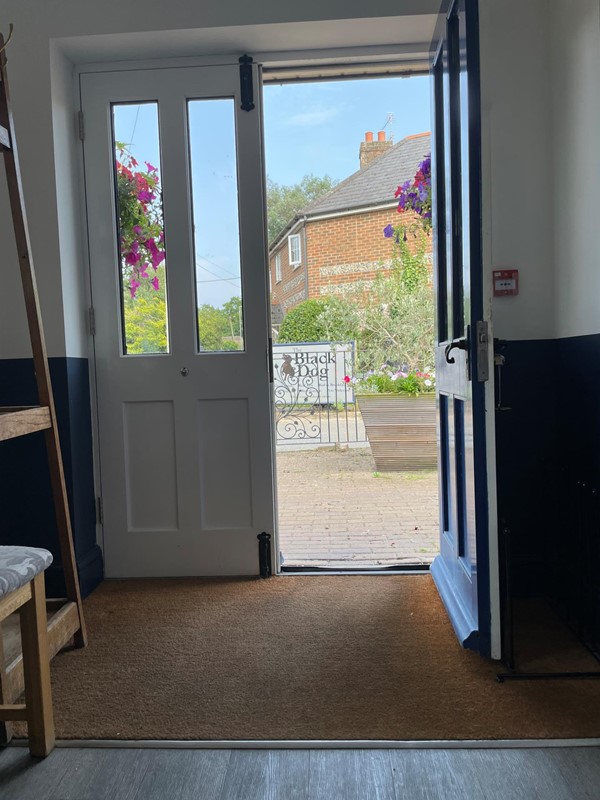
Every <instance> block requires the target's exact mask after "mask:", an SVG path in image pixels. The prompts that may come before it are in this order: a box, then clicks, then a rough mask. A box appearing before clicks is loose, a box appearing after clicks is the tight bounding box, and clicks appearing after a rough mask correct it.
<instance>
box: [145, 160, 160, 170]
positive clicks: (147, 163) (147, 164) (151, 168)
mask: <svg viewBox="0 0 600 800" xmlns="http://www.w3.org/2000/svg"><path fill="white" fill-rule="evenodd" d="M144 163H145V164H146V166H147V167H148V172H158V169H157V168H156V167H153V166H152V164H151V163H150V162H149V161H145V162H144Z"/></svg>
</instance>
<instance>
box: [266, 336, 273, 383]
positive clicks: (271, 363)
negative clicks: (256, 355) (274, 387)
mask: <svg viewBox="0 0 600 800" xmlns="http://www.w3.org/2000/svg"><path fill="white" fill-rule="evenodd" d="M267 359H268V362H269V383H273V381H274V371H273V339H271V337H269V352H268V353H267Z"/></svg>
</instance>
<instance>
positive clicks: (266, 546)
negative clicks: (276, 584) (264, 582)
mask: <svg viewBox="0 0 600 800" xmlns="http://www.w3.org/2000/svg"><path fill="white" fill-rule="evenodd" d="M256 538H257V539H258V563H259V567H260V577H261V578H270V577H271V575H272V574H273V569H272V566H271V534H270V533H264V532H263V533H259V534H258V536H257V537H256Z"/></svg>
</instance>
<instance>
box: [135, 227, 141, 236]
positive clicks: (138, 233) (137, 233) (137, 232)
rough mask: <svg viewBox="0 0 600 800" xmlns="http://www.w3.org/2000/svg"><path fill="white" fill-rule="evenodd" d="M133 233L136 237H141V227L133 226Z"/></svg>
mask: <svg viewBox="0 0 600 800" xmlns="http://www.w3.org/2000/svg"><path fill="white" fill-rule="evenodd" d="M133 232H134V233H135V235H136V236H141V235H142V226H141V225H134V226H133Z"/></svg>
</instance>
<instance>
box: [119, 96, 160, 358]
mask: <svg viewBox="0 0 600 800" xmlns="http://www.w3.org/2000/svg"><path fill="white" fill-rule="evenodd" d="M112 116H113V141H114V151H115V187H116V210H117V230H118V237H117V241H118V247H119V265H120V270H119V281H120V294H121V324H122V342H123V354H124V355H147V354H153V353H168V352H169V340H168V325H167V294H166V292H167V287H166V281H165V273H166V259H165V240H164V225H163V208H162V195H161V179H160V145H159V140H158V104H157V103H127V104H119V105H117V104H115V105H113V107H112Z"/></svg>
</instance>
